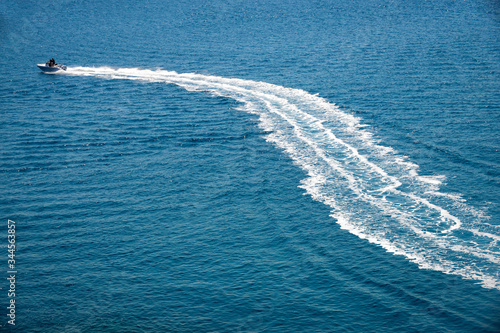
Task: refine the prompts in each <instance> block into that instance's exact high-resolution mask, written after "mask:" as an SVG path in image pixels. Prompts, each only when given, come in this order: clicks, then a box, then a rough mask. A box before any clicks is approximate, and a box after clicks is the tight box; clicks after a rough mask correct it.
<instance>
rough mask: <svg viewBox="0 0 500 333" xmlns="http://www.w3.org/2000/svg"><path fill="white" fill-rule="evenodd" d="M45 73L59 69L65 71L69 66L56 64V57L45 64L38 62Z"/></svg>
mask: <svg viewBox="0 0 500 333" xmlns="http://www.w3.org/2000/svg"><path fill="white" fill-rule="evenodd" d="M36 65H37V66H38V68H40V69H41V70H42V71H43V72H45V73H54V72H58V71H65V70H66V69H67V67H66V66H65V65H60V64H56V62H55V61H54V59H50V60H49V61H47V62H46V63H45V64H36Z"/></svg>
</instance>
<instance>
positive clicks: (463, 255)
mask: <svg viewBox="0 0 500 333" xmlns="http://www.w3.org/2000/svg"><path fill="white" fill-rule="evenodd" d="M64 74H67V75H78V76H96V77H103V78H108V79H127V80H146V81H152V82H165V83H171V84H176V85H178V86H180V87H183V88H185V89H187V90H191V91H206V92H210V93H212V94H214V95H218V96H225V97H229V98H233V99H235V100H237V101H239V102H241V103H242V107H241V109H242V110H244V111H246V112H250V113H253V114H257V115H259V119H260V126H261V127H262V128H263V129H265V130H266V131H267V132H269V133H270V134H268V135H267V136H266V139H267V140H268V141H270V142H273V143H274V144H275V145H276V146H278V147H279V148H281V149H283V150H284V151H285V152H286V153H287V154H288V155H289V156H290V157H291V158H292V159H293V161H294V162H295V163H296V164H297V165H298V166H300V167H301V168H302V169H303V170H304V171H305V172H306V173H307V178H306V179H304V180H303V181H302V184H301V185H300V187H302V188H304V189H305V190H306V191H307V193H308V194H310V195H311V196H312V198H313V199H314V200H318V201H320V202H323V203H324V204H326V205H328V206H330V207H331V209H332V217H333V218H335V220H336V221H337V223H338V224H339V225H340V226H341V227H342V228H343V229H346V230H348V231H350V232H351V233H353V234H355V235H357V236H358V237H360V238H363V239H367V240H368V241H370V242H372V243H375V244H378V245H380V246H382V247H383V248H385V249H386V250H387V251H389V252H392V253H394V254H400V255H404V256H405V257H406V258H408V259H409V260H411V261H413V262H415V263H417V264H418V265H419V267H421V268H425V269H434V270H438V271H442V272H444V273H448V274H456V275H460V276H462V277H464V278H466V279H474V280H478V281H480V282H479V283H481V284H482V285H483V286H484V287H487V288H496V289H499V290H500V277H499V273H500V248H499V246H498V244H497V242H498V241H499V239H500V236H499V233H500V232H499V231H498V230H492V229H493V227H492V226H491V225H488V224H487V223H484V220H485V219H486V217H484V216H483V215H482V214H481V212H478V211H475V210H474V209H473V208H471V207H468V206H467V205H466V204H465V202H464V200H463V199H462V198H461V197H460V196H459V195H456V194H447V193H442V192H439V186H440V185H441V183H442V181H443V179H444V177H443V176H434V177H429V176H420V175H419V174H418V166H417V165H416V164H414V163H412V162H410V161H408V159H407V158H406V157H405V156H402V155H400V154H398V153H397V152H395V151H394V150H393V149H391V148H389V147H384V146H381V145H379V144H378V143H377V141H376V139H374V138H373V135H372V134H371V133H370V132H368V131H366V130H365V129H364V128H365V127H366V126H365V125H361V124H360V123H359V119H358V118H356V117H354V116H352V115H350V114H348V113H345V112H343V111H342V110H340V109H339V108H338V107H337V106H335V105H334V104H332V103H330V102H328V101H327V100H325V99H323V98H321V97H318V96H316V95H312V94H310V93H308V92H306V91H303V90H299V89H292V88H285V87H282V86H277V85H273V84H269V83H265V82H256V81H250V80H242V79H234V78H223V77H217V76H208V75H201V74H192V73H191V74H178V73H176V72H172V71H166V70H160V69H159V70H144V69H135V68H117V69H113V68H107V67H99V68H87V67H73V68H68V70H67V72H65V73H64ZM488 226H489V227H488Z"/></svg>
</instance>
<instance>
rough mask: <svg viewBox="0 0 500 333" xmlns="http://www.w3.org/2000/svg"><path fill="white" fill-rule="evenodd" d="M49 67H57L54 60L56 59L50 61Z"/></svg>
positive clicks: (48, 62)
mask: <svg viewBox="0 0 500 333" xmlns="http://www.w3.org/2000/svg"><path fill="white" fill-rule="evenodd" d="M47 65H48V66H49V67H54V66H55V65H56V61H55V60H54V58H52V59H50V60H49V61H47Z"/></svg>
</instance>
